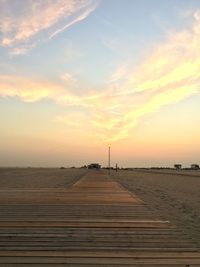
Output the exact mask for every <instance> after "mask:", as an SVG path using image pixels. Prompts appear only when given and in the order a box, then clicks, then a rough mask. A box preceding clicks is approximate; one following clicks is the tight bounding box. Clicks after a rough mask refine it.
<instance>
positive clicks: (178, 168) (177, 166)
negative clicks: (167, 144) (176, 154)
mask: <svg viewBox="0 0 200 267" xmlns="http://www.w3.org/2000/svg"><path fill="white" fill-rule="evenodd" d="M174 168H175V169H177V170H181V169H182V165H181V164H175V165H174Z"/></svg>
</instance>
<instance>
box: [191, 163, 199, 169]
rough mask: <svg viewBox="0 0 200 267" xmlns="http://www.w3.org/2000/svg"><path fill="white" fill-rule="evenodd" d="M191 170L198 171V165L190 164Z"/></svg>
mask: <svg viewBox="0 0 200 267" xmlns="http://www.w3.org/2000/svg"><path fill="white" fill-rule="evenodd" d="M191 169H192V170H198V169H199V165H198V164H191Z"/></svg>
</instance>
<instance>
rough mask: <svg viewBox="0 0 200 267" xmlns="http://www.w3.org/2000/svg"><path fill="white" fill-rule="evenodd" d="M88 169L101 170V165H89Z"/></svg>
mask: <svg viewBox="0 0 200 267" xmlns="http://www.w3.org/2000/svg"><path fill="white" fill-rule="evenodd" d="M88 169H97V170H98V169H101V165H99V164H98V163H91V164H89V165H88Z"/></svg>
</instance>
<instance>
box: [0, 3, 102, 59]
mask: <svg viewBox="0 0 200 267" xmlns="http://www.w3.org/2000/svg"><path fill="white" fill-rule="evenodd" d="M96 7H97V0H68V1H63V0H21V1H18V0H7V1H5V0H0V17H1V21H0V32H1V35H2V38H1V40H0V43H1V45H2V46H4V47H7V48H10V49H11V52H12V54H15V55H16V54H17V55H18V54H23V53H25V51H26V52H27V51H28V50H29V49H30V48H31V47H33V46H34V45H35V44H36V43H37V42H38V41H39V40H45V39H51V38H53V37H54V36H56V35H57V34H59V33H60V32H62V31H64V30H65V29H67V28H69V27H71V26H72V25H74V24H75V23H77V22H79V21H81V20H84V19H85V18H87V17H88V16H89V14H90V13H91V12H92V11H93V10H94V9H95V8H96ZM13 51H14V52H13Z"/></svg>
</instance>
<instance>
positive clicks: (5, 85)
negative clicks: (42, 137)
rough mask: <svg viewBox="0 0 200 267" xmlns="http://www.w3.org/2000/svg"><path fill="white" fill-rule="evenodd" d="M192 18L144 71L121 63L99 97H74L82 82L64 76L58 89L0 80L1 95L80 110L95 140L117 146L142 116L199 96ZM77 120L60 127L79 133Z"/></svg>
mask: <svg viewBox="0 0 200 267" xmlns="http://www.w3.org/2000/svg"><path fill="white" fill-rule="evenodd" d="M193 18H194V24H193V26H192V27H191V28H190V29H187V30H184V31H174V32H171V33H170V34H169V35H168V36H166V39H165V41H164V42H162V43H159V44H157V45H155V47H154V50H153V51H152V52H151V53H150V54H149V55H148V56H147V57H146V58H145V60H144V61H143V62H142V63H141V64H140V66H137V67H135V68H134V69H133V68H128V66H127V62H126V64H125V63H123V62H122V65H121V66H120V67H119V68H118V69H117V70H115V71H114V72H113V75H111V77H110V79H109V83H107V84H106V87H104V88H102V90H101V91H95V90H90V91H87V93H86V91H85V90H82V91H83V92H82V94H81V93H77V94H76V93H75V91H76V90H74V88H75V87H77V86H78V87H80V88H82V83H81V81H77V80H76V79H75V78H74V77H73V76H72V75H70V74H69V73H65V74H63V75H61V77H60V83H57V84H53V83H49V82H47V81H42V82H41V81H37V80H34V79H30V78H29V79H28V78H23V77H10V76H0V94H1V95H4V96H6V95H7V96H18V97H19V98H21V99H22V100H23V101H38V100H41V99H43V98H50V99H52V100H54V101H56V102H57V103H60V104H63V105H70V106H78V107H79V111H80V108H81V109H83V111H84V114H86V115H84V120H87V127H88V132H90V133H92V135H93V138H94V139H98V140H101V141H103V142H105V143H112V142H116V141H117V140H120V139H123V138H126V137H127V136H128V135H129V134H130V132H131V131H132V129H133V128H134V127H136V125H137V124H138V123H141V122H142V119H143V118H144V116H147V115H148V114H151V113H153V112H157V111H159V109H160V108H161V107H163V106H166V105H170V104H173V103H176V102H179V101H182V100H184V99H185V98H187V97H189V96H191V95H193V94H195V93H196V92H199V89H200V72H199V69H200V50H199V47H200V12H196V13H195V14H194V15H193ZM66 88H67V89H66ZM78 118H79V115H77V116H76V115H73V116H72V117H71V116H69V114H68V115H67V116H64V117H63V118H62V116H60V117H59V119H58V121H59V122H60V123H62V122H63V123H65V124H66V123H68V124H69V125H70V127H75V128H76V129H77V125H78V124H79V123H81V122H80V120H79V119H78ZM71 120H73V123H71ZM77 123H78V124H77Z"/></svg>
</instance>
